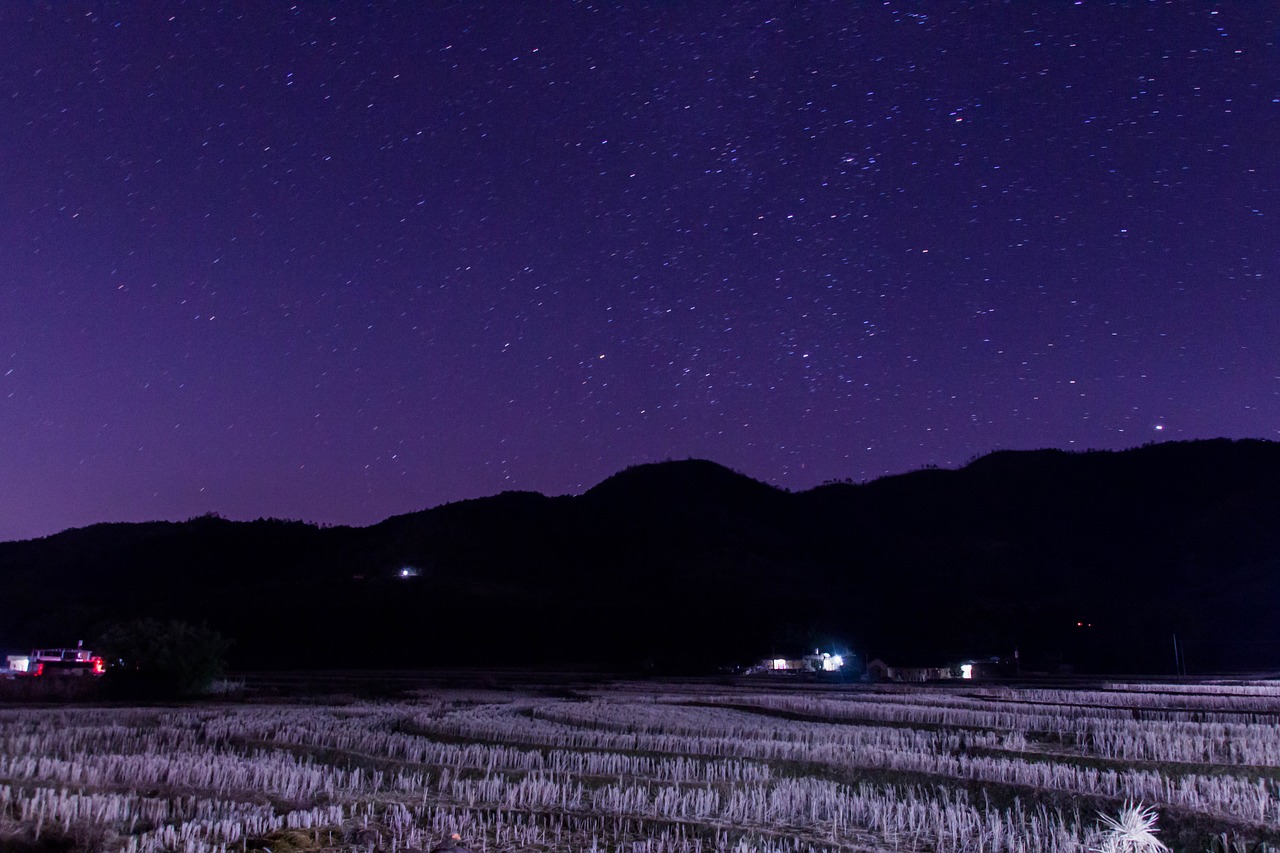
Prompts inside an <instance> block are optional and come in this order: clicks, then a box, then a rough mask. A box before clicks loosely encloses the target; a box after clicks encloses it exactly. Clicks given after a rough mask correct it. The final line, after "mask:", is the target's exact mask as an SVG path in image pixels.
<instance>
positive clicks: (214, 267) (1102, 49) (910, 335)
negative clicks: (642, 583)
mask: <svg viewBox="0 0 1280 853" xmlns="http://www.w3.org/2000/svg"><path fill="white" fill-rule="evenodd" d="M1278 42H1280V15H1277V13H1276V12H1275V10H1274V9H1273V8H1272V7H1270V6H1269V5H1268V4H1261V3H1250V4H1246V3H1241V4H1188V3H1122V4H1113V3H1105V2H1088V1H1087V0H1086V2H1077V3H1075V4H1069V3H1065V2H1064V3H1014V4H996V3H906V2H889V3H877V4H871V3H813V4H789V3H757V2H747V3H735V4H709V3H708V4H704V3H696V4H695V3H690V4H594V3H567V2H557V3H528V4H506V3H501V4H500V3H487V2H469V3H461V4H443V3H405V4H381V3H380V4H372V5H368V6H365V5H357V4H340V3H339V4H306V5H302V4H300V5H298V6H293V7H291V6H289V5H287V4H225V5H218V4H212V5H207V4H191V3H171V4H144V5H132V4H119V5H104V4H92V5H87V4H63V3H57V4H35V3H7V4H4V5H3V6H0V46H2V48H3V49H2V50H0V98H2V99H3V108H2V109H0V131H2V133H0V180H2V181H3V187H4V191H3V194H2V196H0V198H2V199H3V201H2V203H0V217H3V220H2V226H3V227H0V438H3V441H4V447H3V451H2V452H0V497H2V503H3V507H4V511H3V513H2V514H0V516H2V517H0V539H13V538H25V537H32V536H40V535H46V534H49V533H53V532H56V531H58V530H61V529H64V528H66V527H70V526H79V525H84V524H89V523H93V522H98V521H121V520H127V521H134V520H146V519H181V518H187V517H190V516H193V515H198V514H201V513H204V512H210V511H212V512H218V513H220V514H223V515H225V516H227V517H230V518H256V517H259V516H272V517H283V518H300V519H305V520H308V521H316V522H324V523H342V524H367V523H371V522H374V521H377V520H380V519H382V518H384V517H386V516H388V515H392V514H396V513H404V512H411V511H415V510H419V509H423V508H426V507H429V506H434V505H437V504H440V503H444V502H448V501H455V500H460V499H465V498H472V497H480V496H484V495H489V494H494V493H497V492H500V491H503V490H508V489H527V490H535V491H541V492H544V493H546V494H567V493H576V492H580V491H582V490H584V489H586V488H589V487H591V486H592V485H594V484H595V483H597V482H599V481H600V480H602V479H604V478H605V477H607V476H608V475H610V474H611V473H613V472H615V471H617V470H619V469H621V468H624V467H626V466H628V465H632V464H637V463H642V462H652V461H660V460H664V459H672V458H687V457H700V458H708V459H712V460H715V461H717V462H720V463H722V464H725V465H728V466H730V467H732V468H734V469H736V470H739V471H742V472H743V473H745V474H748V475H750V476H752V477H755V478H757V479H761V480H764V481H767V482H771V483H773V484H776V485H778V486H780V487H786V488H791V489H805V488H810V487H812V486H815V485H817V484H820V483H822V482H824V481H827V480H831V479H840V480H844V479H852V480H853V481H862V480H867V479H870V478H874V477H877V476H881V475H884V474H891V473H900V472H905V471H909V470H913V469H916V468H919V467H921V466H925V465H939V466H943V467H949V466H956V465H960V464H963V463H964V462H965V461H966V460H968V459H970V458H971V457H973V456H975V455H980V454H983V453H986V452H989V451H991V450H995V449H998V448H1005V449H1015V448H1016V449H1022V448H1040V447H1057V448H1064V449H1077V450H1084V449H1089V448H1114V449H1118V448H1125V447H1132V446H1136V445H1140V444H1143V443H1146V442H1149V441H1155V440H1161V441H1163V440H1178V439H1190V438H1206V437H1215V436H1229V437H1258V438H1272V439H1274V438H1277V437H1280V333H1278V330H1280V291H1278V290H1277V283H1276V278H1277V275H1278V274H1280V255H1278V252H1280V229H1277V222H1280V208H1278V207H1277V204H1276V202H1277V200H1278V195H1277V194H1278V193H1280V152H1277V148H1276V146H1277V140H1280V44H1278Z"/></svg>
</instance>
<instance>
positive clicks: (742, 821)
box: [0, 681, 1280, 853]
mask: <svg viewBox="0 0 1280 853" xmlns="http://www.w3.org/2000/svg"><path fill="white" fill-rule="evenodd" d="M558 692H559V693H560V695H558V696H557V695H552V694H551V693H550V692H545V691H544V692H542V694H541V695H539V691H538V690H533V689H528V688H522V689H520V690H510V691H508V690H500V689H492V690H486V691H474V690H472V691H457V690H444V689H439V690H437V689H430V690H422V691H420V692H419V695H417V696H415V697H414V698H412V699H402V700H396V701H385V702H358V701H348V702H345V703H330V704H315V705H312V704H306V705H303V704H224V705H217V706H212V705H205V706H199V707H192V708H118V707H109V708H83V707H81V708H61V709H54V710H49V709H40V710H35V709H29V708H23V709H9V710H0V847H2V848H5V849H33V850H45V849H48V850H86V851H88V850H93V851H97V850H111V851H117V850H118V851H130V853H140V851H160V850H183V851H191V853H197V851H199V853H203V852H204V851H247V850H254V849H258V850H265V849H270V850H271V851H272V853H283V851H290V850H295V851H296V850H326V851H328V850H332V851H338V850H346V851H355V850H363V851H371V850H387V851H404V850H407V849H412V848H418V849H430V848H431V847H433V846H435V845H436V844H438V843H440V842H441V841H442V840H443V839H447V838H448V836H449V834H450V833H452V832H457V833H459V834H460V835H461V836H462V838H463V841H464V843H465V844H467V845H468V846H469V847H470V848H471V849H473V850H476V851H490V850H493V851H498V850H501V851H515V850H528V851H603V850H610V851H612V850H627V851H636V853H640V851H647V852H648V853H659V851H662V852H663V853H665V851H672V853H676V851H680V852H681V853H684V851H721V850H726V851H728V850H733V851H766V852H767V851H880V850H897V851H1085V850H1088V849H1091V848H1100V847H1102V846H1104V844H1105V842H1106V838H1105V837H1104V836H1103V835H1102V834H1100V829H1099V819H1098V814H1099V812H1105V813H1109V814H1114V813H1116V812H1118V811H1119V810H1120V809H1121V808H1122V806H1123V805H1124V803H1125V802H1126V801H1132V802H1139V801H1140V802H1142V803H1145V804H1148V805H1154V806H1155V807H1156V808H1157V809H1158V810H1159V814H1160V828H1161V832H1160V838H1161V839H1162V840H1163V841H1164V842H1165V843H1166V844H1169V845H1170V846H1171V847H1173V848H1174V849H1177V850H1195V851H1204V850H1209V849H1213V850H1246V849H1248V850H1261V849H1264V848H1263V847H1262V842H1266V841H1271V842H1274V841H1275V839H1276V837H1277V827H1280V686H1276V685H1274V684H1264V683H1253V684H1234V685H1151V684H1142V685H1136V684H1135V685H1124V684H1108V685H1102V686H1100V687H1098V688H1097V689H1092V690H1070V691H1066V690H1050V689H1029V688H1011V687H999V686H991V687H983V686H980V685H974V686H972V687H968V686H966V687H965V688H963V689H942V688H928V687H916V688H909V687H885V686H881V687H862V686H858V687H824V686H819V685H804V684H797V683H791V682H786V683H780V682H773V681H767V682H762V683H756V684H749V685H737V686H725V685H714V686H712V685H705V684H654V683H643V684H640V683H636V684H628V683H619V684H611V685H607V686H596V687H591V688H582V689H579V690H577V691H575V692H573V693H570V692H568V691H564V690H560V691H558Z"/></svg>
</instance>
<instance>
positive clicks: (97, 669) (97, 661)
mask: <svg viewBox="0 0 1280 853" xmlns="http://www.w3.org/2000/svg"><path fill="white" fill-rule="evenodd" d="M90 660H92V661H93V674H94V675H102V674H103V673H105V672H106V671H107V664H106V662H105V661H104V660H103V659H102V658H99V657H94V658H90Z"/></svg>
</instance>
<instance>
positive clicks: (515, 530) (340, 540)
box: [0, 439, 1280, 673]
mask: <svg viewBox="0 0 1280 853" xmlns="http://www.w3.org/2000/svg"><path fill="white" fill-rule="evenodd" d="M1277 518H1280V444H1275V443H1272V442H1267V441H1258V440H1241V441H1230V440H1225V439H1217V440H1210V441H1195V442H1177V443H1166V444H1157V445H1148V446H1145V447H1141V448H1136V449H1133V450H1127V451H1119V452H1111V451H1091V452H1084V453H1067V452H1063V451H1057V450H1041V451H1001V452H996V453H992V454H990V455H987V456H984V457H981V458H979V459H976V460H974V461H973V462H971V463H970V464H968V465H966V466H965V467H963V468H960V469H958V470H938V469H926V470H921V471H915V472H912V473H909V474H904V475H900V476H893V477H885V478H882V479H878V480H875V481H872V482H869V483H865V484H851V483H832V484H828V485H824V486H820V487H818V488H815V489H811V490H809V491H806V492H800V493H794V494H793V493H789V492H786V491H783V490H779V489H776V488H774V487H772V486H769V485H766V484H763V483H759V482H757V481H755V480H752V479H751V478H749V477H746V476H744V475H742V474H738V473H736V472H733V471H731V470H729V469H727V468H724V467H722V466H720V465H717V464H715V463H712V462H707V461H701V460H687V461H672V462H663V463H657V464H649V465H639V466H636V467H633V468H629V469H627V470H625V471H622V472H619V473H618V474H616V475H614V476H612V477H610V478H608V479H606V480H605V481H603V482H601V483H600V484H598V485H597V486H595V487H593V488H591V489H589V490H588V491H587V492H585V493H584V494H582V495H579V496H571V497H545V496H543V495H539V494H534V493H529V492H507V493H503V494H500V495H496V496H493V497H488V498H481V499H477V500H468V501H461V502H458V503H453V504H447V505H444V506H440V507H436V508H434V509H430V510H425V511H422V512H416V513H410V514H407V515H402V516H396V517H393V518H389V519H387V520H385V521H383V522H381V523H379V524H375V525H373V526H370V527H365V528H350V527H323V528H322V527H316V526H313V525H309V524H304V523H301V522H296V521H281V520H274V519H262V520H258V521H252V522H233V521H227V520H224V519H221V518H218V517H215V516H205V517H201V518H195V519H191V520H190V521H186V522H149V523H143V524H99V525H93V526H91V527H86V528H82V529H77V530H68V531H65V532H63V533H59V534H57V535H54V536H49V537H46V538H43V539H38V540H30V541H24V542H9V543H0V584H2V587H0V589H3V593H2V594H0V645H3V646H6V647H9V648H10V649H11V650H15V651H16V650H21V649H24V648H30V647H33V646H41V645H65V644H67V643H71V642H74V641H75V640H78V639H85V640H87V641H88V640H92V639H93V637H95V636H96V635H97V633H99V632H101V631H102V630H104V629H105V628H106V627H107V626H109V625H111V624H113V623H115V622H119V621H123V620H126V619H130V618H134V617H139V616H155V617H160V618H164V619H172V618H178V619H184V620H188V621H195V622H206V623H208V624H209V625H210V626H211V627H214V628H216V629H218V630H219V631H221V632H222V633H224V634H225V635H227V636H229V637H231V638H232V639H233V640H234V641H235V646H234V649H233V664H234V665H236V666H238V667H244V668H258V667H260V668H280V667H288V668H329V667H352V666H371V667H385V666H397V667H403V666H480V667H488V666H506V665H517V666H524V665H537V666H548V665H561V664H575V665H576V664H589V665H601V666H635V665H640V664H644V665H650V666H656V667H658V668H662V669H667V670H683V671H709V670H711V669H713V668H715V667H716V666H719V665H722V664H725V663H730V662H749V661H752V660H754V659H756V658H759V657H763V656H767V655H772V654H790V655H794V654H798V653H800V652H802V651H806V650H811V649H812V648H813V647H815V646H817V645H821V646H822V647H823V648H824V649H827V648H834V647H838V648H840V649H841V650H848V651H851V652H853V653H854V654H856V655H857V656H858V657H859V658H861V659H862V660H867V659H870V658H872V657H880V658H883V659H885V660H889V661H891V662H902V661H918V662H929V663H939V664H941V663H947V662H954V661H957V660H960V659H962V658H964V657H969V656H984V657H985V656H993V655H1000V656H1005V657H1008V656H1011V655H1012V654H1013V652H1014V650H1017V651H1018V653H1019V658H1020V661H1021V662H1022V664H1023V666H1024V668H1025V669H1032V670H1035V669H1038V670H1043V671H1055V670H1057V669H1059V668H1062V667H1068V666H1069V667H1072V668H1074V669H1076V670H1077V671H1087V672H1151V673H1168V672H1172V671H1173V667H1174V654H1173V637H1174V636H1175V635H1176V636H1177V637H1178V641H1179V642H1180V643H1181V646H1182V648H1183V650H1184V653H1185V661H1186V665H1187V667H1188V669H1190V670H1192V671H1198V672H1209V671H1239V670H1256V669H1261V668H1280V620H1274V619H1272V618H1271V613H1272V611H1273V610H1274V608H1275V605H1276V604H1278V603H1280V525H1277V524H1276V523H1275V520H1276V519H1277Z"/></svg>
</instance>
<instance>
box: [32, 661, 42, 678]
mask: <svg viewBox="0 0 1280 853" xmlns="http://www.w3.org/2000/svg"><path fill="white" fill-rule="evenodd" d="M31 674H32V675H42V674H44V664H43V663H38V664H36V671H35V672H33V673H31Z"/></svg>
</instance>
